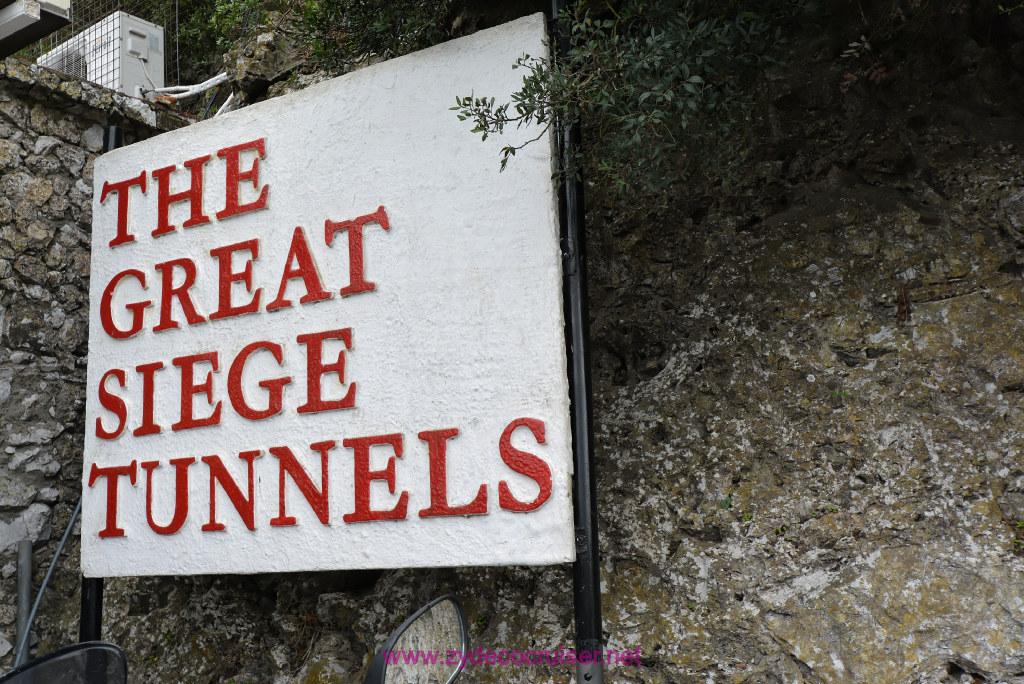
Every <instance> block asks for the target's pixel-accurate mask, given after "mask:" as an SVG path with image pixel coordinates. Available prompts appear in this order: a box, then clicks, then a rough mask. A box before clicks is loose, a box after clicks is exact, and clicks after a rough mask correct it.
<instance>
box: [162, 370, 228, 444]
mask: <svg viewBox="0 0 1024 684" xmlns="http://www.w3.org/2000/svg"><path fill="white" fill-rule="evenodd" d="M171 363H173V364H174V365H175V366H178V367H179V368H181V420H179V421H178V422H177V423H174V424H173V425H171V430H174V431H177V430H189V429H191V428H197V427H204V426H206V425H216V424H217V423H219V422H220V404H221V402H220V401H218V402H217V405H216V406H215V407H214V409H213V413H212V414H211V415H209V416H207V417H206V418H196V417H195V416H193V415H192V397H193V396H194V395H196V394H199V393H200V392H202V393H203V394H205V395H206V401H207V402H208V403H210V404H213V373H214V371H216V370H217V352H206V353H205V354H192V355H190V356H179V357H178V358H176V359H172V360H171ZM197 363H208V364H210V365H211V366H213V370H212V371H210V372H208V373H207V374H206V380H205V381H204V382H201V383H199V384H195V377H194V373H195V370H194V369H195V364H197ZM204 460H205V459H204Z"/></svg>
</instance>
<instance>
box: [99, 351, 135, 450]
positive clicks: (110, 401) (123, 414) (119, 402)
mask: <svg viewBox="0 0 1024 684" xmlns="http://www.w3.org/2000/svg"><path fill="white" fill-rule="evenodd" d="M110 376H114V378H116V379H117V382H118V383H120V385H121V388H122V389H123V388H124V383H125V374H124V371H123V370H121V369H120V368H111V369H110V370H108V371H107V372H106V373H104V374H103V377H102V378H100V386H99V395H100V404H102V405H103V408H105V409H107V410H108V411H110V412H111V413H113V414H114V415H115V416H117V428H116V429H115V430H113V431H108V430H105V429H104V428H103V424H102V423H101V422H100V419H99V418H96V436H97V437H99V438H100V439H114V438H115V437H117V436H118V435H120V434H121V431H122V430H124V424H125V422H126V421H127V420H128V406H127V405H126V404H125V403H124V399H122V398H121V397H119V396H117V395H116V394H111V393H110V392H108V391H107V378H109V377H110Z"/></svg>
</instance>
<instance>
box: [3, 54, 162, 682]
mask: <svg viewBox="0 0 1024 684" xmlns="http://www.w3.org/2000/svg"><path fill="white" fill-rule="evenodd" d="M176 121H178V119H177V117H174V116H173V115H170V114H169V113H166V112H158V111H155V110H152V109H151V108H149V107H148V106H147V105H145V104H144V103H142V102H141V101H138V100H133V99H131V98H125V97H120V96H116V95H114V94H113V93H111V92H110V91H106V90H104V89H102V88H98V87H93V86H91V85H88V84H83V83H81V82H79V81H76V80H73V79H67V78H64V77H62V76H61V75H59V74H57V73H55V72H51V71H47V70H43V69H39V68H37V67H35V66H33V65H29V64H27V63H25V62H23V61H19V60H15V59H13V58H12V59H9V60H7V61H6V62H2V63H0V670H2V669H5V668H6V667H8V666H10V665H11V664H12V662H13V643H14V639H15V637H14V631H15V601H16V593H17V592H16V557H15V556H16V545H17V542H18V541H19V540H21V539H31V540H32V542H33V544H34V554H33V564H34V569H35V573H34V583H33V591H38V588H39V586H40V584H41V581H42V578H43V575H44V573H45V571H46V569H47V566H48V564H49V562H50V560H51V558H52V557H53V554H54V551H55V550H56V546H57V542H58V541H59V539H60V536H61V535H62V533H63V531H64V529H65V527H66V526H67V523H68V521H69V520H70V518H71V515H72V512H73V510H74V507H75V503H76V501H77V500H78V496H79V492H80V490H81V480H80V478H81V454H82V443H83V434H84V427H83V413H84V406H85V404H84V402H85V367H86V351H87V339H88V313H89V294H88V292H89V261H90V260H89V242H90V233H91V220H92V219H91V216H92V164H93V160H94V159H95V157H96V155H97V154H98V153H99V152H100V151H101V149H102V147H103V131H104V127H105V126H107V125H112V124H116V125H120V126H122V127H123V128H124V129H125V131H126V135H127V138H128V140H129V141H132V140H135V139H139V138H141V137H148V136H150V135H152V134H154V133H155V132H157V131H158V130H159V128H160V127H165V126H166V127H169V126H173V125H175V122H176ZM66 553H67V555H66V557H65V560H64V562H63V563H62V564H61V566H60V570H59V571H58V573H57V576H56V581H55V583H54V585H53V586H52V587H51V589H50V590H49V592H48V600H47V601H46V602H44V604H43V606H42V608H41V614H40V617H39V619H38V620H37V625H38V631H39V632H40V634H41V635H42V637H43V639H44V641H45V642H46V644H47V646H49V647H50V648H52V647H54V646H58V645H63V644H66V643H72V642H73V641H75V640H77V632H76V631H75V630H74V629H72V628H73V627H74V625H73V624H71V623H67V627H66V628H62V629H58V628H57V624H58V622H57V621H56V620H54V619H53V618H54V617H55V614H56V613H58V612H60V611H63V610H65V609H66V608H67V607H68V606H70V605H71V604H76V605H77V600H78V599H77V594H76V593H75V592H76V591H77V583H78V577H77V572H78V558H77V554H78V546H77V544H71V545H69V548H68V549H67V551H66Z"/></svg>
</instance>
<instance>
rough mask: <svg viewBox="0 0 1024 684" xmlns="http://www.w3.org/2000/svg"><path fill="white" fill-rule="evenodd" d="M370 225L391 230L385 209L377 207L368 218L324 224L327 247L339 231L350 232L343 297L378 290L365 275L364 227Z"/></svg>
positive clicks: (361, 217) (328, 221) (341, 291)
mask: <svg viewBox="0 0 1024 684" xmlns="http://www.w3.org/2000/svg"><path fill="white" fill-rule="evenodd" d="M368 223H377V224H380V227H381V228H383V229H384V230H391V224H390V223H389V222H388V215H387V212H385V211H384V207H383V206H380V207H377V211H375V212H373V213H372V214H367V215H366V216H360V217H358V218H355V219H353V220H351V221H339V222H335V221H331V220H330V219H328V220H327V221H326V222H325V223H324V240H325V241H326V242H327V246H328V247H330V246H331V242H333V241H334V234H335V233H337V232H338V231H339V230H347V231H348V285H347V286H345V287H343V288H341V290H340V294H341V295H342V296H345V295H350V294H357V293H359V292H368V291H370V290H374V289H376V288H377V286H376V284H374V283H371V282H369V281H367V280H366V278H365V276H364V274H363V227H365V226H366V224H368Z"/></svg>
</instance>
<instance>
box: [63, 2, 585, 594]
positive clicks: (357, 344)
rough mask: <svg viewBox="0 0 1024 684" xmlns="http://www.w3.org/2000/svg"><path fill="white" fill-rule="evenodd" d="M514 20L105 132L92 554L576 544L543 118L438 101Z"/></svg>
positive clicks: (451, 554)
mask: <svg viewBox="0 0 1024 684" xmlns="http://www.w3.org/2000/svg"><path fill="white" fill-rule="evenodd" d="M545 51H546V48H545V46H544V20H543V16H542V15H536V16H532V17H527V18H524V19H521V20H518V21H516V22H513V23H511V24H507V25H505V26H502V27H498V28H495V29H491V30H488V31H483V32H480V33H477V34H475V35H472V36H469V37H467V38H463V39H460V40H456V41H452V42H450V43H446V44H444V45H440V46H437V47H434V48H431V49H429V50H425V51H423V52H420V53H417V54H414V55H409V56H406V57H402V58H399V59H395V60H391V61H387V62H383V63H381V64H378V65H375V66H371V67H368V68H365V69H362V70H359V71H356V72H354V73H351V74H348V75H346V76H344V77H341V78H338V79H335V80H333V81H329V82H326V83H323V84H320V85H318V86H314V87H311V88H309V89H307V90H304V91H302V92H299V93H296V94H293V95H289V96H286V97H281V98H278V99H275V100H271V101H268V102H265V103H261V104H256V105H253V106H250V107H247V108H245V109H243V110H240V111H238V112H235V113H232V114H229V115H226V116H223V117H219V118H217V119H214V120H212V121H209V122H203V123H201V124H197V125H194V126H192V127H189V128H187V129H184V130H180V131H175V132H173V133H168V134H165V135H161V136H159V137H156V138H153V139H151V140H147V141H144V142H140V143H137V144H134V145H130V146H128V147H125V148H122V149H119V150H115V151H113V152H111V153H108V154H105V155H103V156H102V157H101V158H100V159H99V160H98V161H97V162H96V167H95V188H96V190H95V197H94V201H93V244H92V278H91V282H92V284H91V292H90V306H91V311H90V337H89V372H88V389H87V391H88V405H87V409H86V413H87V427H88V429H87V432H86V445H85V447H86V448H85V464H84V472H83V491H84V502H83V522H82V567H83V570H84V572H85V574H86V575H88V576H93V577H96V576H117V575H151V574H196V573H251V572H280V571H294V570H322V569H340V568H383V567H403V566H458V565H496V564H545V563H559V562H565V561H571V560H572V559H573V557H574V544H573V530H572V509H571V496H570V489H571V482H570V480H571V471H572V459H571V437H570V428H569V420H568V412H569V411H568V403H569V402H568V387H567V380H566V357H565V343H564V336H563V320H562V301H561V268H560V251H559V244H558V222H557V209H556V199H555V195H554V189H553V186H552V180H551V172H552V156H551V145H550V144H549V142H550V141H548V140H542V141H540V142H538V143H534V144H532V145H530V146H528V147H527V148H526V149H525V150H523V151H522V152H521V153H520V154H518V155H517V156H516V158H515V160H514V162H513V163H511V164H509V166H508V168H507V169H506V170H505V171H504V172H502V173H499V171H498V159H499V155H498V150H499V149H500V147H501V146H502V145H505V144H509V143H515V142H516V141H520V142H522V141H525V140H527V139H529V138H531V137H534V136H535V135H537V133H538V131H537V130H530V129H523V130H520V131H514V132H512V137H511V138H509V137H508V136H503V137H504V139H501V140H493V144H492V140H488V141H487V142H486V143H484V144H482V143H481V142H480V139H479V136H478V135H474V134H472V133H471V132H470V131H469V127H468V126H467V125H466V122H461V121H459V120H458V119H457V117H456V116H455V113H454V112H452V111H450V109H449V108H450V107H451V106H452V105H453V104H454V103H455V98H456V96H459V95H466V94H469V93H470V92H472V91H473V90H474V89H475V90H476V91H477V93H478V94H481V95H482V94H483V93H484V92H485V91H486V92H487V94H488V95H494V96H496V97H499V98H500V97H502V96H506V97H507V96H508V95H509V94H510V93H512V92H513V91H515V90H516V89H518V88H519V87H520V85H521V79H522V72H521V71H514V70H513V69H512V64H513V63H514V62H515V60H516V59H517V58H518V57H520V56H522V55H523V54H524V53H528V54H531V55H542V54H544V53H545Z"/></svg>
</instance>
